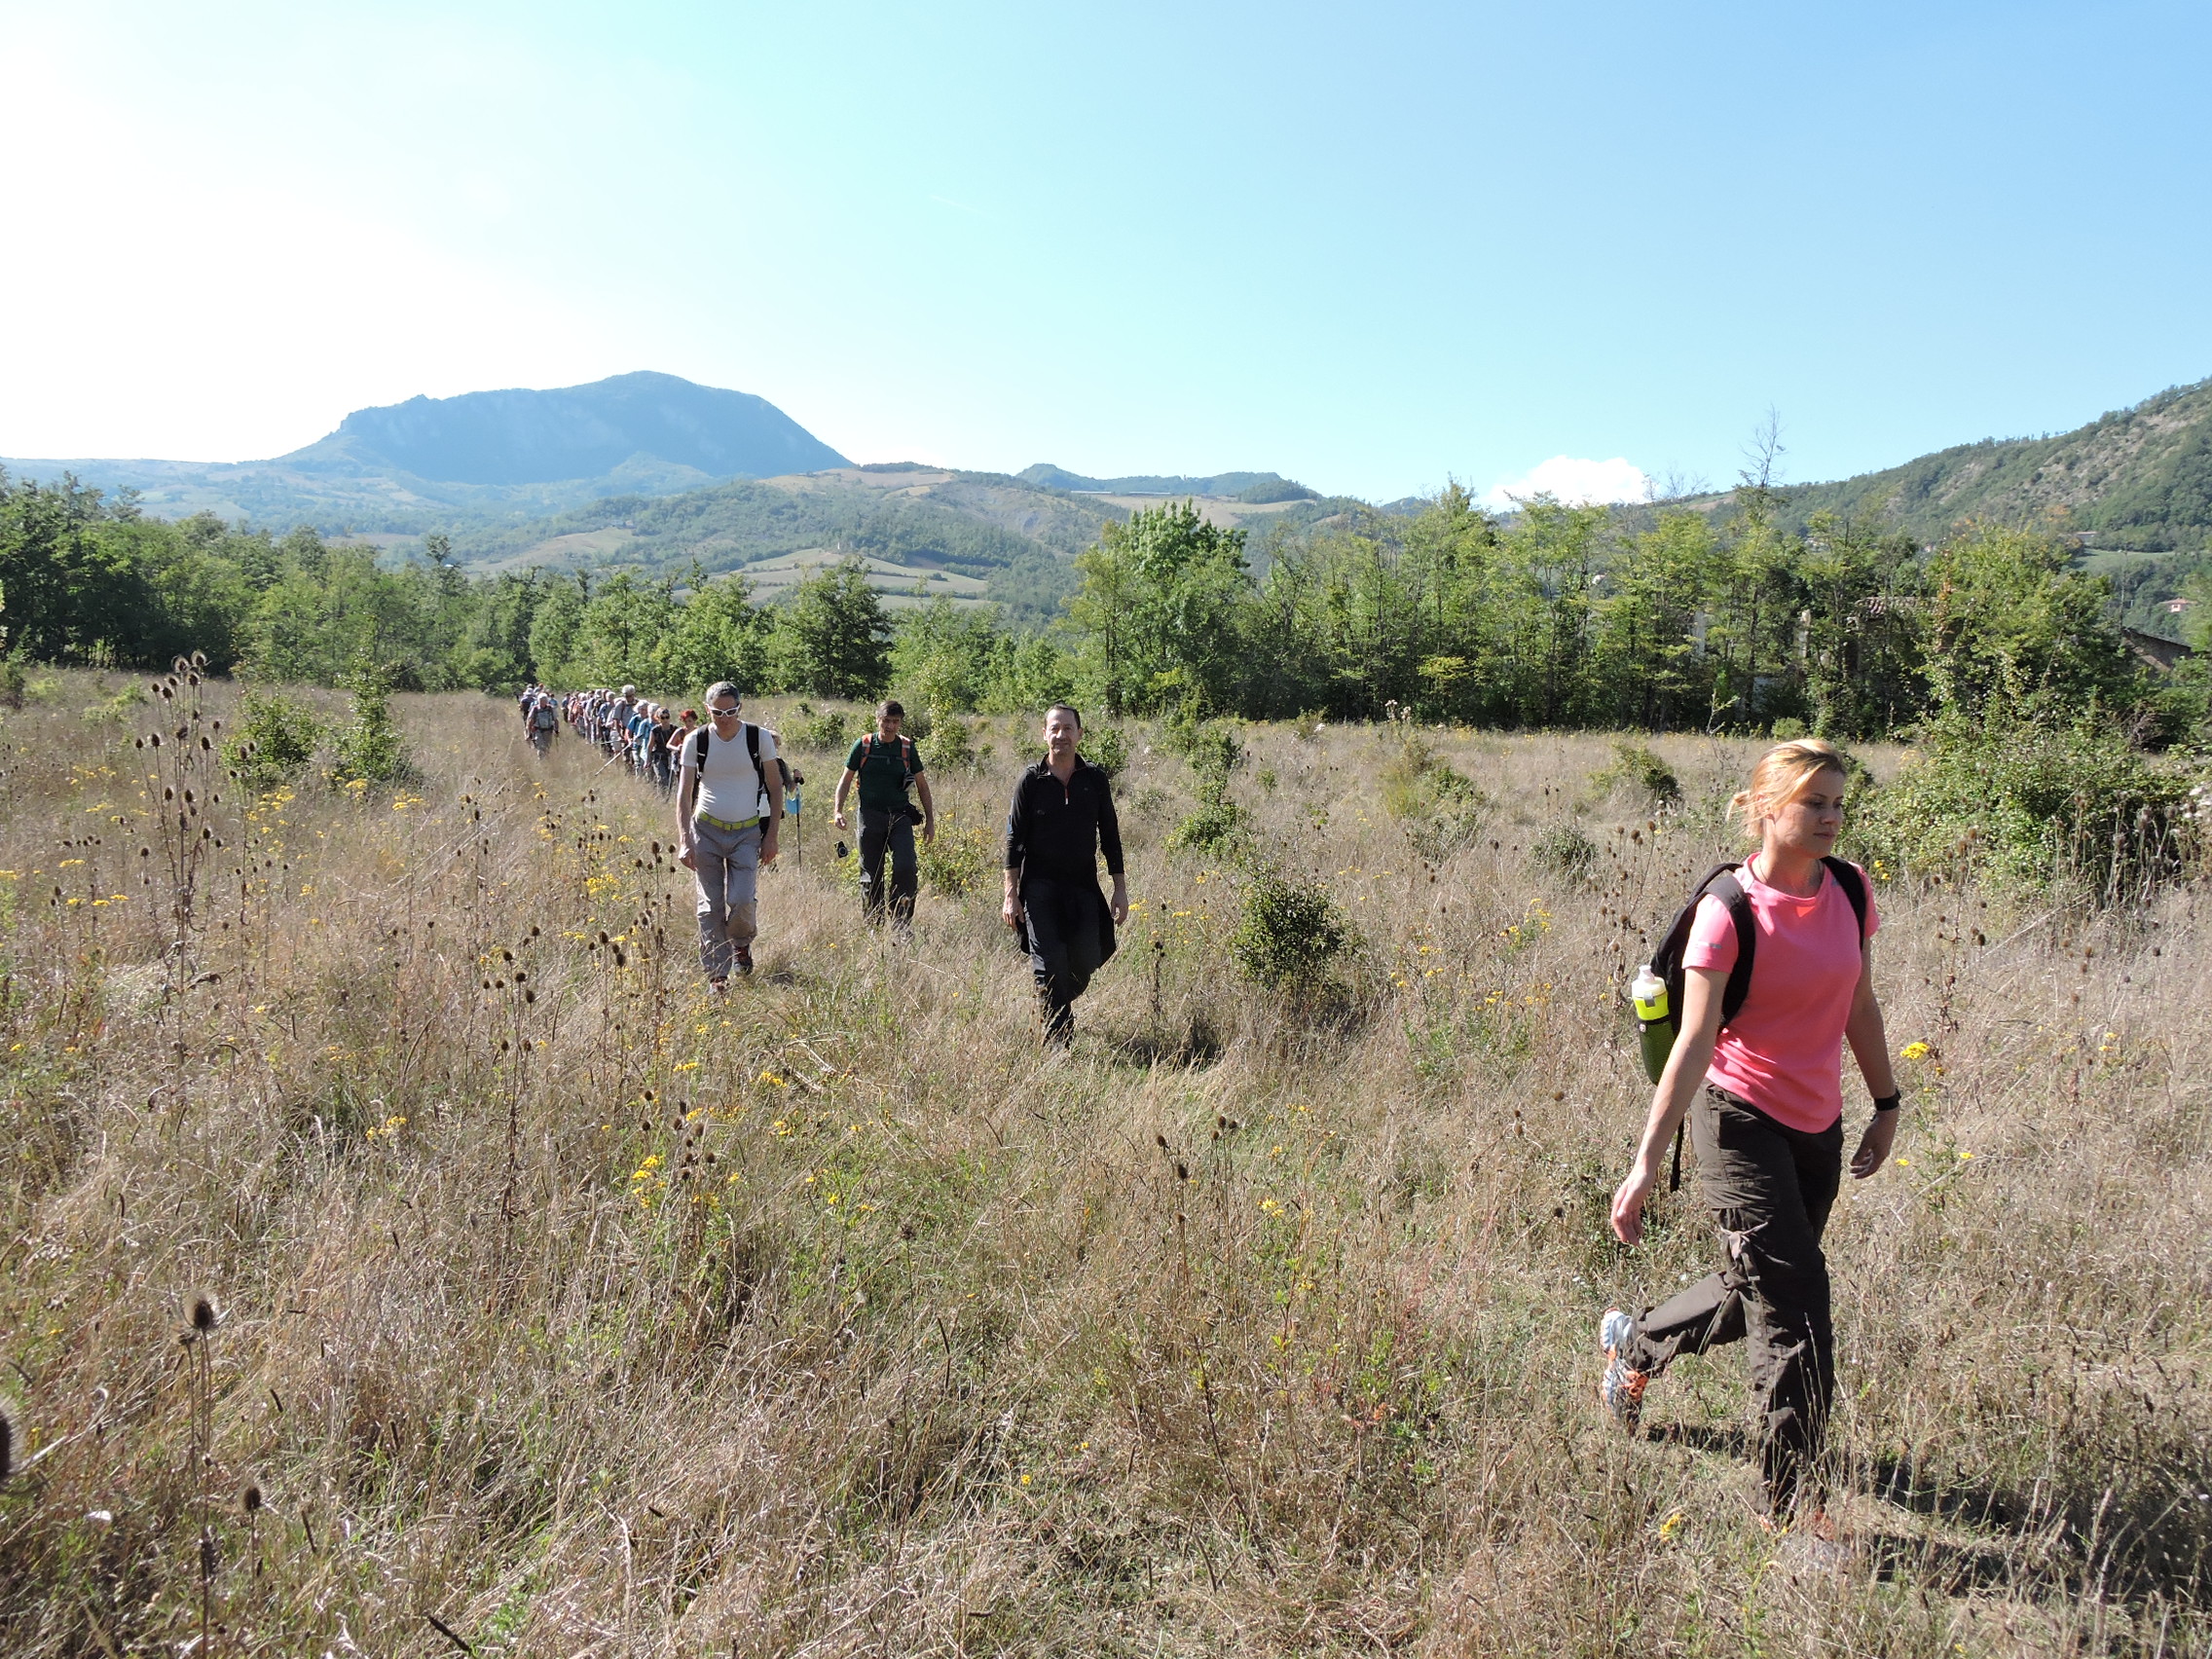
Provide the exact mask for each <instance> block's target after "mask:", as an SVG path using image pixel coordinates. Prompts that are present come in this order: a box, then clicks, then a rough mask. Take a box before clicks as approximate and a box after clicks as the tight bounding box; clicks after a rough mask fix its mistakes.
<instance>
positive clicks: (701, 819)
mask: <svg viewBox="0 0 2212 1659" xmlns="http://www.w3.org/2000/svg"><path fill="white" fill-rule="evenodd" d="M691 817H692V819H693V820H694V821H695V822H697V823H700V824H712V825H713V826H714V827H715V828H716V829H717V830H750V829H752V828H753V827H754V826H755V825H756V824H757V823H759V822H760V819H759V815H758V814H755V815H754V816H753V817H751V818H748V819H747V820H746V821H745V822H744V823H742V824H732V823H730V822H729V820H728V819H726V818H717V817H716V816H715V815H714V814H713V813H711V812H694V813H693V814H692V815H691Z"/></svg>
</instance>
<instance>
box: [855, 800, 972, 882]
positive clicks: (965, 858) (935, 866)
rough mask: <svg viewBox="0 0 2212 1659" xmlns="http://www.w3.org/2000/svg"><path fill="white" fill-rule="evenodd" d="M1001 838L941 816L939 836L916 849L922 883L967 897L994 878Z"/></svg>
mask: <svg viewBox="0 0 2212 1659" xmlns="http://www.w3.org/2000/svg"><path fill="white" fill-rule="evenodd" d="M918 838H919V832H918V831H917V839H918ZM998 850H999V848H998V838H997V836H995V835H993V834H991V833H990V832H989V831H987V830H968V829H955V828H954V827H953V826H952V825H949V824H946V823H945V822H944V821H943V820H941V819H940V820H939V822H938V827H937V839H935V840H934V841H921V842H920V844H919V845H918V846H917V847H916V848H915V852H916V854H917V855H918V857H919V861H920V865H921V876H922V885H923V886H925V887H927V888H928V889H929V890H930V891H931V892H932V893H941V894H942V895H943V896H944V897H945V898H947V899H965V898H966V897H967V896H968V895H969V894H971V893H973V892H974V891H975V890H976V889H977V887H979V886H981V885H982V884H983V883H984V882H985V881H987V880H989V879H990V874H991V866H992V865H993V864H995V863H997V862H998V861H997V857H996V855H997V853H998ZM853 862H854V863H856V864H858V863H859V862H860V861H859V860H858V859H855V860H854V861H853Z"/></svg>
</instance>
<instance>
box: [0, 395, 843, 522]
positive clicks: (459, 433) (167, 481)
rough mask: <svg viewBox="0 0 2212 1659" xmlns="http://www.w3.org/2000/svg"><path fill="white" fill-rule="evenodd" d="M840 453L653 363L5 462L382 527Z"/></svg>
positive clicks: (677, 487)
mask: <svg viewBox="0 0 2212 1659" xmlns="http://www.w3.org/2000/svg"><path fill="white" fill-rule="evenodd" d="M844 464H845V460H844V457H842V456H841V455H839V454H838V453H837V452H836V451H835V450H833V449H831V448H830V446H829V445H828V444H825V443H823V442H822V441H821V440H820V439H818V438H816V437H815V436H813V434H811V433H810V432H808V431H807V430H806V429H805V428H804V427H802V426H800V425H799V424H797V423H796V422H794V421H793V420H792V419H791V418H790V417H789V416H788V415H786V414H784V413H783V411H782V410H780V409H778V408H776V406H775V405H774V404H772V403H769V402H768V401H766V400H765V399H764V398H759V397H755V396H752V395H751V394H749V393H746V392H742V391H725V390H721V389H719V388H718V387H703V386H694V385H693V384H692V383H691V382H689V381H686V380H681V379H679V378H678V377H677V376H675V375H661V374H644V373H642V374H631V375H617V376H615V377H614V378H612V379H611V380H604V381H597V382H594V383H593V384H591V385H589V386H578V387H561V388H558V389H555V390H551V391H525V390H509V391H480V392H468V393H464V394H463V395H461V396H460V397H445V398H430V397H415V398H410V399H408V401H406V402H405V403H397V404H391V405H389V406H387V407H384V408H379V409H357V410H355V411H354V412H353V413H352V414H350V415H349V416H347V417H346V419H345V420H344V421H342V422H340V423H339V425H338V429H337V430H336V431H334V432H332V433H330V434H329V435H328V436H327V437H324V438H321V439H319V440H317V441H316V442H314V443H312V444H309V445H307V446H306V447H305V448H304V449H297V450H294V451H292V452H291V453H290V454H288V455H282V456H277V457H276V458H275V459H273V460H270V461H238V462H203V461H94V460H79V461H17V460H9V461H0V466H5V467H6V468H7V469H8V471H9V472H10V473H12V474H14V475H16V476H18V477H23V478H37V479H48V480H53V479H58V478H59V477H60V476H61V475H62V474H63V473H65V472H66V473H71V474H73V475H75V476H76V477H77V478H78V479H79V480H80V481H82V482H83V483H86V484H90V485H93V486H95V487H96V488H98V489H101V490H105V491H108V492H109V493H111V494H112V493H115V492H117V491H122V490H135V491H136V492H138V495H139V505H140V507H141V508H142V509H143V510H144V511H146V512H148V513H151V514H153V515H155V516H157V517H161V518H183V517H186V516H188V515H190V514H192V513H199V512H211V513H213V514H215V515H216V516H217V517H218V518H223V519H227V520H238V519H247V520H250V521H252V522H254V523H257V524H267V525H275V526H278V527H281V528H285V529H289V528H290V527H291V526H293V525H299V524H309V525H313V526H314V527H315V528H316V529H318V530H320V531H322V532H324V533H325V534H331V535H346V534H376V535H422V534H424V532H426V531H431V530H444V531H448V532H453V531H458V530H461V529H462V528H464V527H467V526H471V525H485V524H493V523H510V524H511V523H513V522H515V521H517V520H520V519H535V518H540V517H543V516H545V515H547V514H551V513H558V512H561V511H562V510H564V509H565V508H568V507H571V506H574V505H576V504H578V503H580V502H584V501H590V500H595V499H598V498H603V497H608V496H623V497H639V496H665V495H675V494H677V493H680V492H682V491H685V490H696V489H698V488H700V487H701V486H704V485H712V484H716V483H719V482H720V481H722V480H724V479H728V478H733V477H746V476H751V477H759V476H764V475H767V474H772V473H784V472H792V471H811V470H813V469H815V468H817V467H825V466H841V465H844Z"/></svg>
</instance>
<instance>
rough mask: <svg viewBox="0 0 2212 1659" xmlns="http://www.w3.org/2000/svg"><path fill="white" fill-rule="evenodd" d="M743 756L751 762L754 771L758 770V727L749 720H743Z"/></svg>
mask: <svg viewBox="0 0 2212 1659" xmlns="http://www.w3.org/2000/svg"><path fill="white" fill-rule="evenodd" d="M745 756H746V758H747V759H749V760H751V761H752V762H753V769H754V771H756V772H757V771H759V770H760V728H759V727H758V726H756V725H755V724H754V723H753V722H752V721H751V720H747V721H746V722H745Z"/></svg>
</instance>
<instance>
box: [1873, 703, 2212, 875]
mask: <svg viewBox="0 0 2212 1659" xmlns="http://www.w3.org/2000/svg"><path fill="white" fill-rule="evenodd" d="M2193 805H2194V801H2193V798H2192V794H2191V779H2190V776H2189V775H2188V773H2187V772H2185V771H2184V770H2183V769H2182V768H2181V767H2180V766H2179V765H2178V764H2175V763H2171V762H2165V761H2160V760H2157V759H2154V758H2152V757H2151V756H2146V755H2144V754H2143V753H2141V752H2140V751H2139V750H2136V749H2134V748H2133V747H2132V746H2130V745H2129V744H2128V742H2127V741H2126V739H2125V738H2124V737H2122V736H2121V735H2120V733H2118V732H2117V731H2114V730H2112V729H2110V728H2108V727H2104V726H2100V725H2098V724H2096V723H2094V722H2093V721H2091V720H2087V719H2083V720H2081V721H2078V722H2076V723H2074V724H2072V725H2057V724H2051V723H2037V722H2021V723H2017V724H2014V723H2009V722H2008V723H2004V724H2001V725H1999V726H1998V727H1996V728H1989V727H1984V726H1981V725H1977V724H1974V723H1972V722H1970V721H1967V720H1965V719H1952V720H1947V721H1943V722H1940V723H1939V724H1938V725H1937V726H1936V729H1934V730H1933V731H1932V732H1931V733H1930V740H1929V742H1928V744H1927V746H1926V747H1925V748H1924V749H1922V750H1921V751H1920V752H1919V753H1917V754H1915V755H1912V756H1908V757H1907V760H1906V763H1905V766H1904V768H1903V770H1902V771H1900V772H1899V774H1898V777H1897V779H1896V781H1895V782H1893V783H1892V784H1890V785H1889V786H1888V787H1887V788H1886V789H1884V790H1882V791H1881V793H1879V794H1877V795H1876V796H1875V797H1874V799H1873V800H1872V802H1871V803H1870V804H1869V805H1868V806H1866V807H1865V808H1864V809H1863V810H1862V811H1861V812H1860V813H1859V814H1858V815H1856V816H1855V817H1854V818H1853V820H1852V821H1851V825H1850V834H1851V838H1852V843H1853V845H1854V848H1855V849H1856V850H1857V851H1858V852H1859V854H1860V856H1862V857H1865V858H1869V859H1874V860H1879V861H1881V862H1882V863H1884V864H1887V865H1890V866H1894V867H1895V868H1897V869H1898V870H1899V871H1903V872H1906V873H1910V874H1915V875H1933V874H1938V873H1941V874H1949V875H1954V876H1958V877H1966V876H1977V877H1979V878H1981V879H1983V880H1985V881H1988V882H1990V883H1992V884H1993V885H1995V886H1998V887H2004V888H2011V889H2014V890H2018V891H2022V892H2026V893H2030V894H2036V895H2047V896H2053V897H2072V898H2077V899H2084V900H2088V901H2090V902H2092V903H2120V902H2123V901H2126V900H2130V899H2135V898H2139V897H2141V896H2143V895H2145V894H2146V893H2148V892H2149V891H2150V890H2151V889H2153V888H2155V887H2156V886H2157V885H2158V884H2159V883H2161V882H2163V881H2166V880H2168V879H2171V878H2172V877H2174V876H2176V875H2179V874H2181V873H2182V871H2183V869H2184V867H2185V866H2186V865H2187V863H2188V862H2189V860H2190V859H2191V858H2192V857H2194V831H2195V823H2194V817H2193V815H2192V807H2193Z"/></svg>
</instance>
